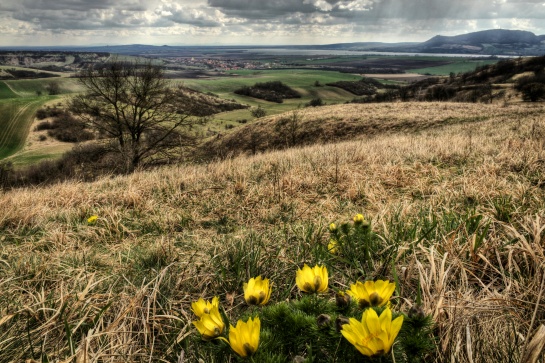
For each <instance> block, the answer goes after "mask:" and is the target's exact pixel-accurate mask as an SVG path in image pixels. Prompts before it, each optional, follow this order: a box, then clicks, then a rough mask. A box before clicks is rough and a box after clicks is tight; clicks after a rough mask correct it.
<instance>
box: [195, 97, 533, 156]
mask: <svg viewBox="0 0 545 363" xmlns="http://www.w3.org/2000/svg"><path fill="white" fill-rule="evenodd" d="M295 112H296V114H297V116H298V121H297V122H296V123H295V124H293V123H288V125H285V124H284V125H283V126H280V125H281V124H282V120H283V119H286V114H281V115H275V116H270V117H266V118H264V119H262V120H260V121H257V122H256V123H253V124H248V125H245V126H242V127H239V128H237V129H235V130H234V131H233V132H230V133H227V134H225V135H219V136H218V137H216V138H215V139H214V140H211V141H210V142H208V143H207V144H206V145H204V147H203V148H202V150H203V154H204V155H206V156H208V157H211V156H220V157H226V156H232V155H238V154H240V153H255V151H258V152H263V151H269V150H274V149H283V148H286V147H287V146H295V145H297V146H304V145H314V144H317V143H331V142H339V141H346V140H354V139H361V138H368V137H369V136H375V135H384V134H385V133H416V132H420V131H424V130H428V129H432V128H442V127H444V126H448V125H451V124H473V123H475V122H478V121H485V120H495V121H496V122H503V121H504V120H506V119H513V118H516V119H523V118H528V117H530V116H536V117H537V116H539V114H540V113H541V112H542V106H541V105H531V104H513V105H510V106H509V105H508V104H503V105H499V104H487V105H483V104H474V103H470V104H466V103H446V102H443V103H439V102H421V103H415V102H396V103H387V104H377V103H375V104H373V103H371V104H345V105H333V106H327V107H309V108H304V109H300V110H297V111H295ZM287 115H288V118H289V117H290V116H291V115H292V113H288V114H287ZM292 126H293V127H292Z"/></svg>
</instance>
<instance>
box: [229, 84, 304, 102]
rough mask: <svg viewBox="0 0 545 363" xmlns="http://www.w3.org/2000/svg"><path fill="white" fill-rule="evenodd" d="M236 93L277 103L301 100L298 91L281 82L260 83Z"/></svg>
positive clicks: (242, 88)
mask: <svg viewBox="0 0 545 363" xmlns="http://www.w3.org/2000/svg"><path fill="white" fill-rule="evenodd" d="M235 93H236V94H238V95H243V96H248V97H253V98H259V99H262V100H265V101H269V102H276V103H282V102H284V99H288V98H301V95H300V94H299V93H298V92H297V91H295V90H294V89H292V88H291V87H289V86H287V85H285V84H284V83H282V82H280V81H271V82H264V83H261V82H258V83H256V84H255V85H253V86H243V87H241V88H239V89H237V90H235Z"/></svg>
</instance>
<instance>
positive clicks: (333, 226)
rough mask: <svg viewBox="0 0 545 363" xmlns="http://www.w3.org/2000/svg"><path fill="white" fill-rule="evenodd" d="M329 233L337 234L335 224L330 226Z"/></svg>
mask: <svg viewBox="0 0 545 363" xmlns="http://www.w3.org/2000/svg"><path fill="white" fill-rule="evenodd" d="M329 232H331V233H334V232H337V226H336V225H335V223H331V224H330V225H329Z"/></svg>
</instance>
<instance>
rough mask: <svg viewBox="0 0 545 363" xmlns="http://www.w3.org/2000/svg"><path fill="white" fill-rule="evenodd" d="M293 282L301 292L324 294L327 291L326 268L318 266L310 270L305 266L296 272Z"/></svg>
mask: <svg viewBox="0 0 545 363" xmlns="http://www.w3.org/2000/svg"><path fill="white" fill-rule="evenodd" d="M295 282H296V283H297V287H299V290H301V291H304V292H324V291H326V290H327V282H328V274H327V268H326V267H325V266H318V265H316V266H314V267H313V268H310V267H308V266H307V264H305V265H304V266H303V268H302V269H299V270H297V276H296V278H295Z"/></svg>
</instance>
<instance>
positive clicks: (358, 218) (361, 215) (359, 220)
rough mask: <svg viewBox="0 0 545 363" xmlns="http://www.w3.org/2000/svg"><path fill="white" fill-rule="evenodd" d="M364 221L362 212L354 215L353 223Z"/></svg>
mask: <svg viewBox="0 0 545 363" xmlns="http://www.w3.org/2000/svg"><path fill="white" fill-rule="evenodd" d="M364 221H365V217H364V216H363V214H356V215H355V216H354V224H362V223H363V222H364Z"/></svg>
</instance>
